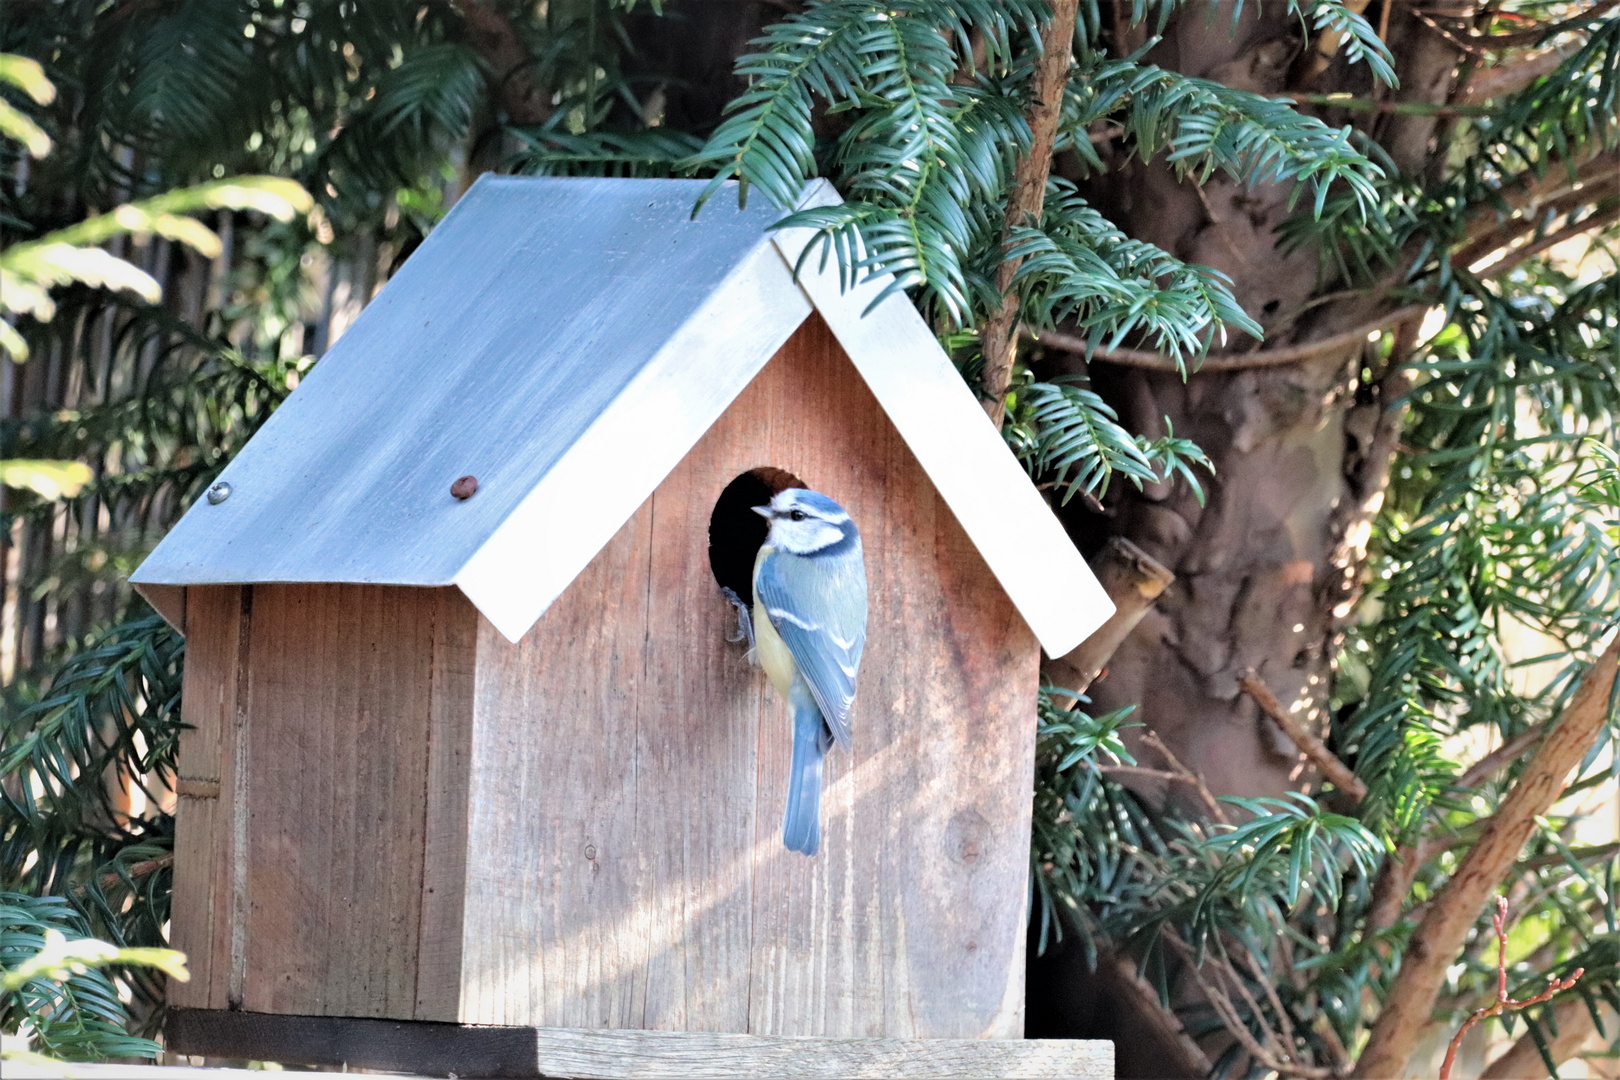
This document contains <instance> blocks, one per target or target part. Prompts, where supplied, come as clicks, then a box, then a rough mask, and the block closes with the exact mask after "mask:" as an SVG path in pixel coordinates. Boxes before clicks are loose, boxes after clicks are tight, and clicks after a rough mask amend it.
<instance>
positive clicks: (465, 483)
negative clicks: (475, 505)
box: [450, 476, 478, 500]
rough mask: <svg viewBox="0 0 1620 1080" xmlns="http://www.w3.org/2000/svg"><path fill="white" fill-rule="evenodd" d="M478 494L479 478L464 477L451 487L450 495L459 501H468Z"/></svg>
mask: <svg viewBox="0 0 1620 1080" xmlns="http://www.w3.org/2000/svg"><path fill="white" fill-rule="evenodd" d="M477 493H478V477H476V476H463V477H462V478H461V479H459V480H457V481H456V482H455V483H453V484H451V485H450V494H452V495H454V496H455V497H456V498H458V499H462V500H466V499H470V498H472V497H473V496H474V495H476V494H477Z"/></svg>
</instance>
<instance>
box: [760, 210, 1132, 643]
mask: <svg viewBox="0 0 1620 1080" xmlns="http://www.w3.org/2000/svg"><path fill="white" fill-rule="evenodd" d="M841 201H842V200H841V199H840V198H839V196H838V193H837V191H836V190H835V189H834V188H833V186H832V184H830V183H828V182H827V181H826V180H818V181H815V182H814V183H812V184H811V185H809V186H808V187H807V188H806V190H805V194H804V197H803V198H802V199H801V200H800V202H799V207H800V208H801V209H803V208H806V207H813V206H828V205H835V204H837V203H839V202H841ZM815 238H816V233H815V231H814V230H812V229H803V228H795V229H781V230H779V231H777V232H776V233H774V234H773V237H772V239H773V241H774V243H775V245H776V247H777V250H778V251H779V252H780V253H781V256H782V259H783V260H784V261H785V264H786V265H787V267H788V268H789V270H790V271H791V270H792V269H793V268H794V267H796V266H798V265H799V259H800V257H801V256H802V255H803V253H804V251H805V249H806V248H807V247H809V246H810V244H811V243H812V242H813V241H814V240H815ZM826 262H827V265H825V266H821V265H819V264H820V263H821V260H819V259H814V258H811V259H805V260H804V265H803V267H802V268H801V270H800V272H799V274H798V279H797V280H798V283H799V287H800V288H802V289H803V290H804V292H805V294H806V295H808V296H809V298H810V302H811V303H812V304H813V305H814V306H815V309H816V311H817V312H818V313H820V315H821V317H822V318H823V319H824V320H825V321H826V323H827V325H828V327H829V328H831V330H832V332H833V336H834V337H836V338H837V339H838V343H839V345H841V346H842V347H843V349H844V352H845V353H846V354H848V356H849V358H850V360H851V362H852V363H854V365H855V369H856V370H857V371H859V372H860V374H861V378H863V379H865V380H866V385H867V388H868V389H870V390H871V391H872V394H873V396H874V397H876V398H877V400H878V404H879V405H881V406H882V407H883V411H884V412H886V413H887V414H888V415H889V419H890V420H891V421H892V422H893V423H894V426H895V428H896V430H898V431H899V432H900V436H901V438H903V439H904V440H905V442H906V445H907V446H909V447H910V448H911V452H912V453H913V454H915V455H916V456H917V460H918V462H919V463H920V464H921V465H922V467H923V471H924V472H925V473H927V474H928V478H929V479H930V480H931V481H933V484H934V487H935V489H936V490H938V492H939V494H940V497H941V498H943V499H944V500H945V505H946V506H948V507H949V508H950V510H951V513H952V514H954V515H955V516H956V520H957V521H958V522H959V523H961V525H962V528H963V530H964V531H965V532H966V533H967V534H968V538H969V539H970V540H972V541H973V545H974V547H976V548H977V549H978V551H979V554H980V556H981V557H983V559H984V561H985V563H986V564H987V565H988V566H989V567H990V570H991V572H992V573H993V574H995V576H996V580H997V581H999V582H1000V583H1001V587H1002V588H1003V589H1004V590H1006V593H1007V596H1008V598H1009V599H1011V600H1012V602H1013V606H1014V607H1016V608H1017V609H1018V612H1019V614H1021V615H1022V616H1023V617H1024V621H1025V622H1026V623H1028V624H1029V628H1030V630H1031V631H1033V632H1034V634H1035V637H1036V639H1037V640H1038V641H1039V642H1040V643H1041V647H1042V648H1043V649H1045V650H1046V654H1047V655H1048V656H1054V657H1056V656H1063V655H1065V654H1066V653H1068V652H1070V651H1071V650H1073V649H1074V648H1075V646H1077V645H1079V644H1080V643H1081V642H1082V641H1084V640H1085V639H1086V638H1088V637H1090V636H1091V635H1092V633H1094V632H1095V631H1096V630H1097V628H1098V627H1100V626H1101V625H1102V624H1103V623H1104V622H1105V621H1107V619H1108V617H1109V616H1110V615H1112V614H1113V613H1114V603H1113V601H1112V600H1110V599H1109V598H1108V593H1107V592H1106V591H1104V589H1103V587H1102V585H1101V584H1100V583H1099V582H1098V581H1097V578H1096V576H1095V575H1094V574H1092V572H1091V568H1090V567H1089V566H1087V565H1086V561H1085V559H1084V558H1083V557H1082V556H1081V554H1080V552H1079V551H1078V550H1077V549H1076V548H1075V546H1074V542H1073V541H1071V540H1070V539H1069V534H1068V532H1067V531H1065V530H1064V528H1063V525H1062V523H1061V522H1059V521H1058V519H1057V515H1055V514H1054V513H1052V508H1051V507H1050V506H1048V505H1047V504H1046V500H1045V499H1043V498H1042V497H1041V494H1040V492H1039V491H1038V490H1036V488H1035V485H1034V484H1033V483H1031V482H1030V479H1029V475H1028V474H1027V473H1026V472H1025V471H1024V467H1023V466H1022V465H1020V464H1019V463H1018V459H1017V458H1016V457H1014V456H1013V452H1012V450H1011V449H1010V448H1009V447H1008V446H1007V443H1006V440H1005V439H1003V438H1002V436H1001V432H999V431H998V430H996V426H995V425H994V424H992V423H991V422H990V418H989V416H988V415H986V413H985V411H984V409H983V407H981V406H980V404H979V402H978V400H977V399H975V398H974V396H973V392H972V391H971V390H969V389H968V386H967V384H966V383H965V382H963V381H962V376H961V374H960V373H959V372H958V371H957V370H956V367H955V365H953V364H952V363H951V360H950V357H948V356H946V355H945V350H944V349H942V348H941V347H940V344H939V342H938V340H936V339H935V337H934V334H933V332H932V331H931V330H929V328H928V324H927V323H925V322H924V321H923V318H922V315H921V314H919V313H918V311H917V309H916V307H915V306H913V305H912V303H911V301H910V299H909V298H907V297H906V296H905V295H904V294H903V293H900V292H895V293H891V294H890V295H889V296H888V297H887V298H885V299H884V300H883V301H882V302H881V303H879V304H877V305H876V306H875V307H873V308H872V310H871V311H870V312H868V311H867V307H868V306H869V305H871V304H872V303H873V301H874V300H876V299H877V297H879V296H881V295H882V293H883V290H884V289H886V288H888V286H889V283H890V282H891V281H892V280H893V279H892V277H891V276H890V275H888V274H883V275H880V276H878V277H873V278H868V279H867V280H865V281H863V282H861V283H860V284H858V285H855V286H853V287H852V288H850V289H849V290H848V291H845V290H844V289H843V288H842V287H841V284H840V282H839V273H838V267H837V265H836V264H835V263H834V261H833V260H831V259H828V260H826Z"/></svg>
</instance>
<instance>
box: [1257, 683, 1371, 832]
mask: <svg viewBox="0 0 1620 1080" xmlns="http://www.w3.org/2000/svg"><path fill="white" fill-rule="evenodd" d="M1238 685H1239V686H1241V687H1242V688H1243V691H1244V693H1246V694H1248V695H1249V696H1250V697H1252V698H1254V700H1255V704H1257V705H1259V706H1260V710H1261V711H1262V712H1264V713H1265V714H1266V715H1267V716H1269V717H1271V719H1272V721H1273V722H1274V723H1275V724H1276V725H1277V726H1278V727H1280V728H1282V729H1283V734H1284V735H1287V736H1288V737H1289V738H1290V739H1291V740H1293V743H1294V745H1295V746H1297V747H1299V750H1300V753H1302V754H1304V755H1305V756H1306V757H1308V758H1310V759H1311V763H1312V764H1314V765H1315V766H1316V767H1317V768H1318V769H1321V770H1322V775H1323V776H1325V777H1327V778H1328V779H1329V780H1330V781H1332V783H1333V786H1334V787H1336V788H1338V789H1339V790H1340V791H1342V792H1344V793H1345V794H1347V795H1349V796H1350V797H1351V798H1353V799H1355V800H1356V801H1357V802H1360V801H1361V800H1362V799H1365V798H1366V797H1367V785H1366V784H1364V783H1362V782H1361V778H1360V777H1358V776H1357V775H1356V774H1355V773H1353V772H1351V771H1350V767H1349V766H1348V765H1346V764H1345V763H1344V762H1342V761H1340V760H1339V757H1338V755H1337V754H1335V753H1334V752H1333V751H1331V750H1329V749H1328V748H1327V744H1326V743H1324V742H1323V741H1322V740H1321V739H1319V738H1317V737H1316V733H1315V732H1313V731H1311V730H1310V729H1309V728H1307V727H1306V726H1305V725H1304V724H1302V723H1300V722H1299V721H1298V720H1296V719H1294V717H1293V714H1292V713H1290V712H1289V711H1288V710H1287V709H1285V708H1283V706H1282V702H1280V701H1278V700H1277V696H1276V695H1275V694H1273V693H1272V692H1271V687H1269V686H1267V685H1266V684H1265V682H1264V681H1262V680H1261V678H1260V676H1258V675H1256V674H1255V673H1254V669H1253V668H1245V669H1244V670H1243V671H1242V672H1240V673H1239V674H1238Z"/></svg>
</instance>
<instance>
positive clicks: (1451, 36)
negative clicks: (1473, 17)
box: [1411, 0, 1620, 54]
mask: <svg viewBox="0 0 1620 1080" xmlns="http://www.w3.org/2000/svg"><path fill="white" fill-rule="evenodd" d="M1616 3H1620V0H1599V3H1597V4H1594V5H1593V6H1592V7H1591V8H1590V9H1589V10H1587V11H1583V12H1581V13H1580V14H1579V15H1577V16H1575V17H1574V18H1572V19H1565V20H1563V21H1562V22H1555V23H1543V24H1542V25H1540V26H1532V27H1529V28H1527V29H1524V30H1515V31H1513V32H1512V33H1508V34H1481V33H1478V32H1469V31H1462V36H1461V37H1459V36H1458V35H1457V34H1456V33H1453V32H1452V31H1451V30H1448V29H1446V28H1445V27H1444V26H1441V25H1440V24H1439V23H1438V22H1437V21H1435V19H1434V18H1433V16H1431V15H1430V14H1429V13H1428V12H1426V11H1424V10H1423V9H1422V8H1412V9H1411V11H1412V14H1413V15H1415V16H1417V17H1418V19H1420V20H1421V21H1422V22H1423V24H1424V25H1425V26H1427V27H1428V28H1429V29H1431V30H1433V31H1434V32H1435V33H1437V34H1439V35H1440V36H1441V37H1443V38H1445V39H1446V40H1447V41H1449V42H1451V43H1452V44H1453V45H1455V46H1457V48H1459V49H1462V50H1464V51H1466V52H1471V53H1480V54H1482V53H1487V52H1491V51H1494V50H1496V49H1508V48H1513V47H1516V46H1523V45H1534V44H1536V43H1537V42H1541V41H1546V40H1547V39H1548V38H1550V37H1552V36H1553V35H1555V34H1560V33H1563V32H1564V31H1566V30H1574V29H1577V28H1579V27H1582V26H1586V25H1587V24H1588V23H1590V22H1591V21H1592V20H1593V19H1596V18H1597V17H1598V16H1599V15H1602V14H1604V13H1605V12H1607V11H1608V10H1609V9H1610V8H1612V7H1614V6H1615V4H1616ZM1435 14H1442V13H1441V12H1436V13H1435Z"/></svg>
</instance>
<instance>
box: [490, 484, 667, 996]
mask: <svg viewBox="0 0 1620 1080" xmlns="http://www.w3.org/2000/svg"><path fill="white" fill-rule="evenodd" d="M651 530H652V511H651V507H650V506H643V507H642V508H641V509H640V510H639V511H637V513H636V514H635V515H634V516H633V517H632V518H631V519H630V521H629V522H627V523H626V524H625V526H624V528H622V529H620V530H619V533H618V535H617V536H615V537H614V538H613V540H612V541H610V542H609V543H608V545H607V546H606V547H605V548H604V549H603V550H602V551H601V553H600V554H598V555H597V557H596V558H595V559H594V560H592V562H591V563H590V565H589V566H588V567H587V568H586V570H585V572H584V573H583V574H581V575H580V577H579V578H578V579H576V580H575V582H574V584H573V586H572V587H571V588H570V589H569V590H568V591H567V592H566V593H565V594H564V595H563V597H562V598H561V599H559V600H558V602H557V603H556V604H554V605H552V608H551V610H550V611H549V612H548V613H547V615H546V620H545V621H546V626H547V632H546V633H544V634H530V635H528V636H527V637H526V638H524V639H523V641H522V642H521V643H519V644H518V645H512V644H511V643H509V642H508V641H506V639H505V638H504V637H502V636H501V634H500V632H499V631H498V630H496V628H495V627H494V626H493V625H492V624H491V623H490V622H489V621H488V620H487V619H483V618H480V620H479V630H478V674H477V684H476V689H475V692H474V700H475V705H474V709H475V713H474V720H473V739H472V756H471V769H470V772H471V779H470V785H471V787H470V793H471V797H470V801H471V811H470V817H469V824H468V833H467V852H468V854H467V886H466V915H465V919H466V922H465V927H466V929H465V932H464V935H463V936H464V940H465V942H466V945H465V952H464V956H463V961H462V963H463V968H462V1004H461V1015H460V1019H461V1020H462V1021H464V1022H469V1023H481V1024H509V1023H525V1022H528V1021H531V1020H534V1019H536V1018H545V1019H546V1020H547V1021H549V1022H551V1023H555V1024H558V1025H561V1026H574V1027H595V1026H602V1027H636V1026H639V1025H640V1023H641V1018H642V1016H643V1015H644V1013H643V1001H644V997H645V983H646V966H647V951H648V927H649V921H650V919H651V908H652V906H653V905H656V904H657V903H660V902H666V903H679V901H680V899H681V898H680V897H679V896H675V897H651V896H648V895H647V894H645V893H643V892H640V891H638V889H637V882H638V881H640V880H641V876H642V874H643V873H644V872H645V866H646V862H647V860H648V859H649V858H651V853H648V852H644V851H641V850H639V849H638V848H637V846H636V844H635V837H636V819H637V813H638V804H637V800H636V797H637V790H636V747H637V740H638V734H637V724H638V719H639V718H638V711H637V710H638V706H639V704H640V701H641V698H642V695H643V694H644V692H645V691H644V690H643V684H644V680H643V668H644V665H645V653H646V650H647V648H648V647H649V642H648V639H647V632H646V628H647V618H646V610H647V559H648V556H647V552H648V544H649V537H650V534H651Z"/></svg>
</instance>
